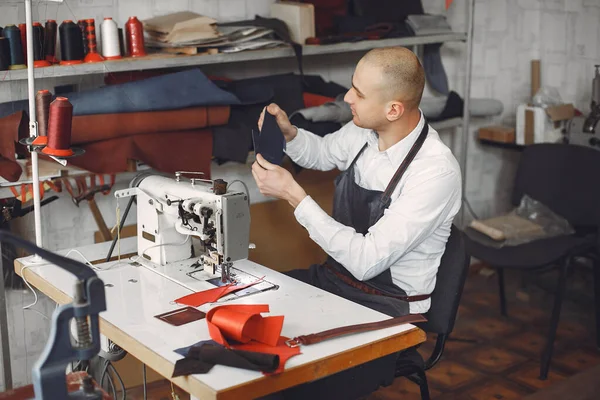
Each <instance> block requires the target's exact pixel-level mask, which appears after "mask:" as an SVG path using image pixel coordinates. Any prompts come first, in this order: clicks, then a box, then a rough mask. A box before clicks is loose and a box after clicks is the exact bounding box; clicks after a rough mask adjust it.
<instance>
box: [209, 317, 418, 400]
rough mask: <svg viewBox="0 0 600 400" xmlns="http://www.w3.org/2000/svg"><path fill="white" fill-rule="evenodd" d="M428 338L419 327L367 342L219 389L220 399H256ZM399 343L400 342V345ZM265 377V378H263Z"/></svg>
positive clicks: (413, 344) (405, 347)
mask: <svg viewBox="0 0 600 400" xmlns="http://www.w3.org/2000/svg"><path fill="white" fill-rule="evenodd" d="M425 339H426V336H425V332H423V331H422V330H421V329H419V328H414V329H411V330H410V331H407V332H405V333H404V334H402V335H401V336H400V337H396V338H395V340H390V339H385V340H381V341H378V342H373V343H369V344H366V345H365V346H362V347H360V348H358V349H353V350H352V351H347V352H345V353H343V354H337V355H335V356H331V357H327V358H324V359H321V360H319V361H318V362H314V363H310V364H306V365H302V366H299V367H296V368H291V369H288V370H286V373H284V374H280V375H276V376H271V377H269V380H268V381H267V382H265V383H266V384H263V385H252V386H250V385H240V386H236V387H233V388H230V389H228V390H226V391H223V392H222V394H221V393H220V395H219V399H223V400H237V399H241V398H248V399H255V398H257V397H261V396H264V395H267V394H269V393H274V392H277V391H280V390H283V389H287V388H289V387H292V386H296V385H299V384H301V383H305V382H311V381H314V380H316V379H319V378H322V377H325V376H328V375H332V374H334V373H337V372H340V371H343V370H346V369H348V368H351V367H355V366H357V365H359V364H362V363H365V362H368V361H372V360H374V359H376V358H380V357H383V356H386V355H388V354H391V353H394V352H396V351H399V350H398V347H401V349H402V350H403V349H407V348H409V347H413V346H416V345H417V344H419V343H422V342H424V341H425ZM399 343H401V345H400V346H398V345H399ZM263 381H264V379H263Z"/></svg>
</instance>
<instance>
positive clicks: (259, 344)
mask: <svg viewBox="0 0 600 400" xmlns="http://www.w3.org/2000/svg"><path fill="white" fill-rule="evenodd" d="M266 312H269V306H268V305H267V304H258V305H246V304H235V305H227V306H219V307H215V308H213V309H211V310H210V311H209V312H208V313H207V314H206V323H207V324H208V332H209V333H210V337H211V338H212V339H213V340H214V341H215V342H217V343H219V344H222V345H223V346H225V347H232V348H234V349H238V350H246V351H255V352H259V353H269V354H277V355H279V368H278V369H277V370H276V371H275V372H274V373H275V374H277V373H280V372H282V371H283V370H284V368H285V363H286V361H287V360H288V359H290V358H291V357H293V356H295V355H297V354H300V348H299V347H288V346H287V345H286V344H285V341H286V340H288V338H286V337H285V336H281V328H282V327H283V320H284V317H283V316H272V317H263V316H262V315H261V313H266ZM230 342H231V343H230Z"/></svg>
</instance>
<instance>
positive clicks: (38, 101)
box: [32, 90, 52, 146]
mask: <svg viewBox="0 0 600 400" xmlns="http://www.w3.org/2000/svg"><path fill="white" fill-rule="evenodd" d="M51 101H52V94H51V93H50V91H48V90H38V92H37V94H36V95H35V119H36V120H37V123H38V136H37V137H36V138H35V139H34V140H33V142H32V145H34V146H45V145H47V144H48V119H49V117H50V102H51Z"/></svg>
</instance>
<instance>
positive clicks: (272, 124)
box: [252, 111, 285, 165]
mask: <svg viewBox="0 0 600 400" xmlns="http://www.w3.org/2000/svg"><path fill="white" fill-rule="evenodd" d="M252 134H253V139H254V151H255V152H256V154H260V155H262V156H263V157H264V159H265V160H267V161H268V162H270V163H271V164H276V165H281V164H282V162H283V148H284V146H285V138H284V137H283V133H282V132H281V129H279V125H277V121H276V120H275V117H274V116H273V115H271V114H270V113H269V112H267V111H265V119H264V121H263V126H262V130H261V131H260V133H255V132H252Z"/></svg>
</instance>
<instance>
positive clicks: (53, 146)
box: [42, 27, 79, 157]
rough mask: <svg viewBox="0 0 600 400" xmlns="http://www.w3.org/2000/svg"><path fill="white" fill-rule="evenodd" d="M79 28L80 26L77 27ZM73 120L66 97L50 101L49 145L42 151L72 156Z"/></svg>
mask: <svg viewBox="0 0 600 400" xmlns="http://www.w3.org/2000/svg"><path fill="white" fill-rule="evenodd" d="M77 28H79V27H77ZM72 120H73V105H71V102H69V99H67V98H66V97H57V98H56V100H54V101H53V102H52V103H50V110H49V113H48V135H47V136H48V145H47V146H46V147H44V149H43V150H42V153H44V154H48V155H51V156H56V157H70V156H72V155H73V150H71V125H72Z"/></svg>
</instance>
